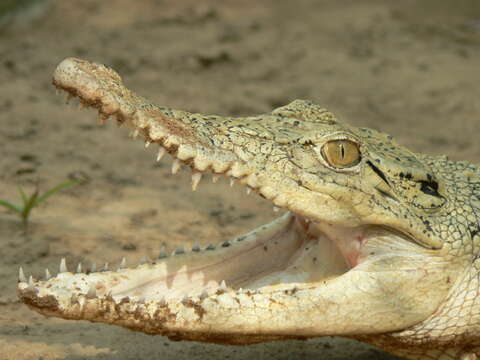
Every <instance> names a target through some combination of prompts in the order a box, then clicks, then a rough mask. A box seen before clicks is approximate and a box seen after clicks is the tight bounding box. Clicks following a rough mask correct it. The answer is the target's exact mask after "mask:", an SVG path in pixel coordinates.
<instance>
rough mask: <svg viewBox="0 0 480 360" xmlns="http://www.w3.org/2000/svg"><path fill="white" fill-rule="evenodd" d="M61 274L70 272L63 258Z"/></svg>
mask: <svg viewBox="0 0 480 360" xmlns="http://www.w3.org/2000/svg"><path fill="white" fill-rule="evenodd" d="M60 272H61V273H64V272H68V269H67V262H66V261H65V258H62V260H61V261H60Z"/></svg>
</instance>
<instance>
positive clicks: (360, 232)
mask: <svg viewBox="0 0 480 360" xmlns="http://www.w3.org/2000/svg"><path fill="white" fill-rule="evenodd" d="M315 225H316V226H317V228H318V229H319V230H320V231H321V232H322V233H324V234H325V235H326V236H327V237H328V238H329V239H330V240H332V241H333V242H334V243H335V244H336V245H337V246H338V248H339V250H340V252H341V253H342V255H343V257H344V258H345V260H346V261H347V263H348V264H349V265H350V266H351V267H352V268H353V267H355V266H357V265H358V264H359V255H360V249H361V247H362V244H363V242H364V240H365V228H364V227H356V228H348V227H342V226H336V225H331V224H323V223H321V224H315Z"/></svg>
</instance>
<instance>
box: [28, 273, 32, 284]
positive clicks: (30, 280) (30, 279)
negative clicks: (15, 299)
mask: <svg viewBox="0 0 480 360" xmlns="http://www.w3.org/2000/svg"><path fill="white" fill-rule="evenodd" d="M28 286H33V276H32V275H30V277H29V278H28Z"/></svg>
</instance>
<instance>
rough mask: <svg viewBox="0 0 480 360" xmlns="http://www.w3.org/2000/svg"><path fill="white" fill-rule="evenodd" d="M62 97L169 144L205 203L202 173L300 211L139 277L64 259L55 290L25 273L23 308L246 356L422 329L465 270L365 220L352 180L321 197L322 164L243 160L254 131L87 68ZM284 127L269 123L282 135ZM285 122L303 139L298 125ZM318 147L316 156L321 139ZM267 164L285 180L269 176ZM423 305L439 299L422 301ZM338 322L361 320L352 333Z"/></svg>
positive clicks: (336, 143)
mask: <svg viewBox="0 0 480 360" xmlns="http://www.w3.org/2000/svg"><path fill="white" fill-rule="evenodd" d="M54 85H55V86H56V87H57V88H59V89H61V90H64V91H66V92H67V93H68V95H69V96H74V97H77V98H78V99H79V100H80V102H81V104H83V105H85V106H89V107H93V108H95V109H97V110H98V111H99V115H100V119H101V120H102V122H103V121H105V120H107V119H108V118H109V117H111V116H113V117H115V118H116V120H117V123H118V124H119V125H122V126H124V127H127V128H130V129H132V133H133V137H137V136H140V137H143V138H144V141H145V145H146V146H148V145H150V144H153V143H156V144H158V145H159V146H160V150H159V153H158V159H157V160H159V159H160V158H161V157H162V156H163V155H164V154H165V153H169V154H170V155H172V157H173V158H174V161H173V167H172V173H177V172H178V170H179V168H180V166H181V165H182V164H183V165H186V166H189V167H190V168H191V169H192V188H193V189H194V190H195V189H196V188H197V185H198V182H199V181H200V179H201V177H202V174H204V173H211V174H212V175H213V176H214V179H215V178H217V177H218V176H220V175H224V176H226V177H229V178H231V179H235V180H236V181H238V182H239V183H240V184H243V185H245V186H247V188H248V189H249V191H253V192H255V193H258V194H259V195H261V196H262V197H263V198H265V199H267V200H269V201H271V202H272V203H273V204H274V206H276V207H279V208H283V209H284V210H287V212H286V213H285V214H284V215H282V216H280V217H279V218H278V219H276V220H274V221H272V222H271V223H269V224H265V225H263V226H260V227H259V228H257V229H255V230H253V231H251V232H249V233H247V234H245V235H242V236H239V237H237V238H235V239H233V240H231V241H225V242H222V243H219V244H217V245H216V246H214V245H209V246H207V247H203V248H200V247H199V246H194V247H193V248H191V249H189V250H188V251H184V250H176V251H174V253H172V254H170V255H167V254H165V253H163V252H162V253H161V254H160V256H159V258H158V259H155V260H154V261H148V262H145V263H142V264H139V265H137V266H136V267H132V268H127V267H126V263H125V261H122V262H121V263H120V266H119V267H118V269H116V270H109V269H106V268H105V269H101V270H98V269H90V270H88V271H86V272H82V269H81V268H80V267H79V268H77V271H76V272H70V271H68V269H67V265H66V263H65V260H64V259H62V261H61V263H60V272H59V273H58V274H57V275H56V276H54V277H52V276H51V274H50V272H49V271H48V270H47V271H46V274H45V278H46V279H45V280H42V281H41V280H35V279H34V278H33V277H32V276H30V277H28V278H27V277H26V276H25V274H24V272H23V270H22V269H20V274H19V283H18V293H19V296H20V298H21V300H22V301H23V302H25V303H26V304H27V305H29V306H31V307H32V308H34V309H35V310H37V311H39V312H41V313H43V314H45V315H53V316H60V317H63V318H68V319H87V320H91V321H98V322H108V323H114V324H118V325H121V326H125V327H129V328H132V329H136V330H140V331H144V332H147V333H152V334H154V333H155V334H164V335H168V336H179V335H178V334H179V333H180V332H181V334H182V335H181V338H189V339H197V340H201V341H220V342H223V341H224V340H218V339H219V338H218V337H223V336H224V335H219V334H234V333H236V334H238V333H242V334H243V335H245V336H246V337H248V339H247V338H245V339H243V340H242V339H241V340H238V339H237V340H235V341H236V343H252V342H257V341H265V340H268V339H273V338H278V336H280V337H292V336H293V337H294V336H306V337H308V336H320V335H335V334H353V333H362V334H367V333H375V332H377V333H378V332H381V331H383V332H385V331H394V330H398V329H402V328H405V327H406V326H410V325H412V324H415V323H417V322H418V321H420V320H423V319H424V318H425V317H426V314H427V315H429V314H431V313H432V312H433V311H434V310H435V309H436V308H437V306H438V303H439V302H440V301H441V300H442V299H443V297H444V296H445V294H446V291H447V290H448V287H449V286H450V285H448V284H450V276H451V275H450V274H449V271H450V272H451V271H453V270H448V271H445V269H451V268H452V267H451V266H450V264H449V263H447V262H445V261H443V259H442V258H440V257H439V252H438V251H437V249H429V248H426V247H423V246H422V245H421V243H419V242H418V241H415V238H416V237H415V236H411V234H409V232H408V231H405V230H403V231H402V230H401V229H398V230H397V227H396V226H387V225H388V221H387V222H385V221H383V222H382V221H379V220H381V219H382V216H381V215H378V216H377V215H375V214H373V216H371V217H368V216H367V217H368V218H370V219H372V220H373V221H374V223H372V224H370V223H368V222H367V221H364V220H360V218H359V217H358V216H356V213H355V211H352V208H354V206H353V202H352V201H348V199H347V200H345V197H348V196H350V195H351V194H352V193H353V192H348V191H347V192H344V193H341V192H339V191H343V190H341V189H343V188H348V187H347V186H346V185H345V186H343V187H342V186H341V185H342V184H341V183H340V182H339V181H340V180H339V178H333V177H330V180H331V181H330V183H329V182H328V181H327V180H325V179H321V178H318V177H317V178H316V179H320V180H322V181H323V182H322V184H323V183H325V184H327V185H325V186H327V187H328V189H327V190H322V188H318V187H315V184H312V182H311V173H309V172H308V171H305V172H302V171H299V170H298V167H296V161H297V160H298V161H301V162H302V164H303V165H302V166H307V167H308V166H310V165H311V166H312V167H313V168H316V167H317V166H321V165H319V163H318V162H317V160H316V159H317V157H318V152H317V153H312V152H310V153H309V152H308V151H307V150H305V151H303V148H301V151H300V150H298V149H300V148H296V149H297V150H292V151H293V152H286V151H284V150H282V151H283V152H277V153H275V150H274V148H273V146H274V145H275V146H278V149H280V148H281V147H282V146H283V144H285V139H283V138H282V136H283V135H282V134H280V135H278V142H276V143H275V144H273V143H272V142H270V143H268V142H266V141H262V142H259V144H260V145H259V146H267V147H268V146H271V147H270V148H269V149H270V150H269V151H271V154H272V155H271V156H269V157H268V159H265V158H264V159H262V161H263V163H261V164H260V165H259V164H258V161H260V160H258V158H255V156H254V153H255V151H254V150H255V149H250V148H249V146H248V144H247V145H246V146H244V148H245V150H244V149H243V148H242V147H240V148H239V147H236V146H234V145H235V144H236V143H234V142H232V143H231V144H229V143H228V142H229V141H231V140H232V138H235V137H236V136H239V135H238V134H241V136H243V137H244V138H248V136H249V135H248V134H249V132H248V131H249V130H248V129H245V128H244V126H243V125H244V123H242V122H239V121H238V120H235V119H231V118H222V117H216V116H203V115H199V114H191V113H185V112H181V111H176V110H171V109H168V108H161V107H156V106H154V105H151V104H150V103H148V102H147V101H146V100H145V99H143V98H141V97H139V96H136V95H135V94H133V93H132V92H131V91H130V90H128V89H126V88H125V87H124V86H123V84H122V82H121V79H120V77H119V75H118V74H116V73H115V72H114V71H113V70H111V69H108V68H106V67H104V66H102V65H98V64H93V63H89V62H87V61H83V60H78V59H66V60H64V61H63V62H62V63H61V64H60V65H59V66H58V67H57V70H56V72H55V76H54ZM245 119H247V120H246V121H249V126H250V127H251V129H254V130H251V131H254V132H255V133H256V134H257V135H258V136H259V137H260V138H262V136H264V137H265V138H268V134H267V135H265V134H266V132H265V128H264V127H262V126H263V125H262V124H260V123H259V121H260V120H262V119H264V117H257V118H255V117H254V118H245ZM245 119H244V120H245ZM259 119H260V120H259ZM278 119H279V118H278V117H274V116H271V117H270V118H269V117H268V116H267V120H268V121H271V122H276V121H277V120H278ZM282 119H283V118H282ZM282 121H285V124H284V126H291V127H292V129H293V130H291V131H292V132H293V133H294V131H296V130H295V127H296V126H297V125H296V124H297V122H298V121H296V120H295V119H294V118H288V119H286V120H282ZM288 121H290V123H288ZM325 121H326V123H327V124H329V121H330V120H328V119H327V120H325ZM212 129H214V130H212ZM284 130H285V129H284ZM212 131H215V136H216V137H217V138H216V139H215V141H213V140H211V138H210V137H211V136H213V135H212V134H213V132H212ZM285 131H287V130H285ZM209 132H211V133H209ZM242 139H243V138H241V139H240V140H242ZM237 140H238V139H237ZM237 140H235V141H237ZM305 141H306V146H309V144H310V142H311V140H308V139H307V140H305ZM237 142H238V141H237ZM269 144H270V145H269ZM296 144H298V142H297V143H296ZM278 149H277V150H278ZM339 149H340V150H339ZM247 150H248V151H247ZM337 150H339V151H337ZM295 151H296V152H295ZM345 151H347V152H348V154H349V156H348V157H344V155H345ZM322 154H323V155H326V158H327V159H328V161H329V162H330V166H332V164H334V165H337V166H343V167H345V166H352V167H354V168H358V166H359V164H360V161H361V160H362V158H361V155H360V147H359V146H358V144H357V143H355V142H354V141H346V140H344V139H337V138H335V139H334V140H333V141H332V142H330V143H329V145H328V146H327V147H326V148H325V147H324V148H322V149H321V150H320V156H323V155H322ZM287 155H288V156H292V157H295V156H296V158H295V159H297V160H295V159H293V160H292V159H289V158H288V156H287ZM275 156H276V157H275ZM309 156H310V157H309ZM247 158H250V159H252V160H251V161H250V162H249V161H247V160H245V159H247ZM252 164H253V165H255V166H256V168H255V169H253V170H252V166H253V165H252ZM265 164H266V165H265ZM268 164H274V166H275V168H273V169H270V171H267V170H268V169H267V167H268V166H269V165H268ZM279 164H283V167H282V170H281V171H280V170H279V169H278V167H279ZM305 164H306V165H305ZM309 164H310V165H309ZM282 171H283V172H285V171H289V174H290V175H291V176H290V177H289V176H286V175H285V174H284V173H283V172H282ZM326 174H327V175H326V176H329V175H328V172H326ZM315 176H316V175H315ZM372 176H376V175H375V174H373V175H372ZM292 177H297V179H296V180H294V179H292ZM343 179H345V177H344V178H343ZM317 183H318V181H317ZM378 183H379V180H378V179H376V178H375V180H374V184H377V185H378ZM361 199H363V200H365V199H367V198H361ZM357 200H358V199H357ZM363 200H361V201H363ZM367 200H368V199H367ZM367 200H365V201H367ZM383 201H393V200H383ZM357 202H358V201H357ZM395 204H396V203H395ZM366 207H368V205H367V206H366ZM387 208H388V207H387ZM383 210H384V209H383V208H381V211H383ZM393 218H394V219H396V217H393ZM397 223H398V222H397ZM417 233H421V231H417ZM449 266H450V267H449ZM434 283H435V284H437V285H438V286H434V285H433V284H434ZM419 293H422V294H427V293H428V294H430V295H429V297H428V296H426V297H421V298H419V297H418V294H419ZM391 294H395V295H394V296H393V297H392V296H391ZM425 299H426V300H425ZM367 308H368V311H367ZM339 314H342V316H343V317H344V318H346V319H348V321H344V322H339V321H338V319H339ZM375 314H377V316H375ZM386 314H388V315H386ZM226 318H228V321H223V320H222V319H226ZM386 318H388V321H385V319H386ZM195 333H196V334H209V335H208V336H207V337H201V336H197V335H192V334H195ZM212 333H216V334H217V335H215V336H217V338H216V340H212V337H211V334H212ZM260 335H261V338H259V337H258V336H260ZM202 336H203V335H202ZM222 339H223V338H222ZM229 341H230V340H229Z"/></svg>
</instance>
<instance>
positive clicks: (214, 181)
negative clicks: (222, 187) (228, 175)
mask: <svg viewBox="0 0 480 360" xmlns="http://www.w3.org/2000/svg"><path fill="white" fill-rule="evenodd" d="M218 179H220V175H212V182H213V183H214V184H215V183H216V182H217V181H218Z"/></svg>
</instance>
